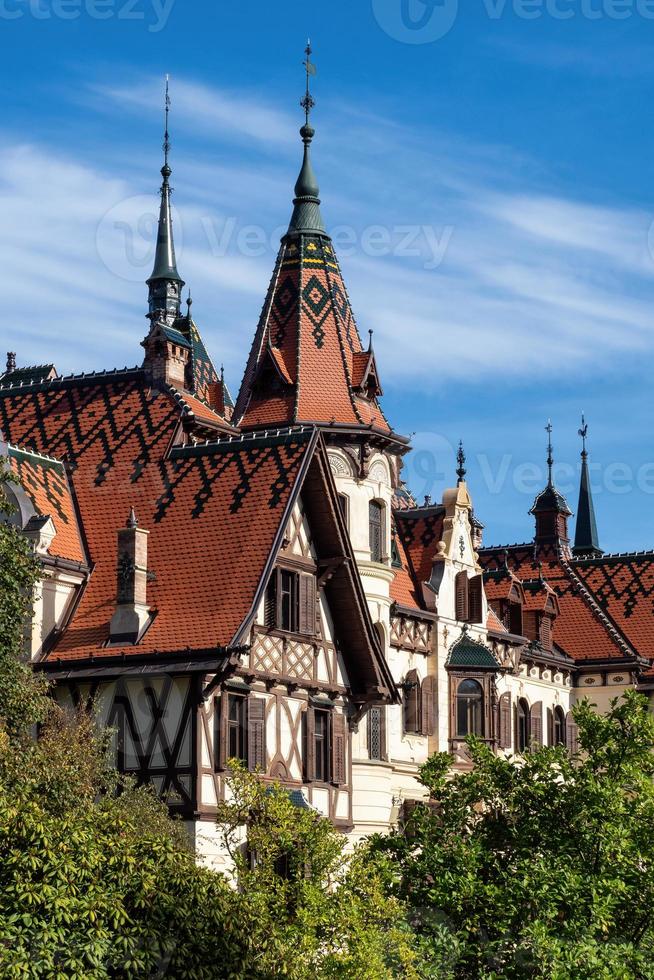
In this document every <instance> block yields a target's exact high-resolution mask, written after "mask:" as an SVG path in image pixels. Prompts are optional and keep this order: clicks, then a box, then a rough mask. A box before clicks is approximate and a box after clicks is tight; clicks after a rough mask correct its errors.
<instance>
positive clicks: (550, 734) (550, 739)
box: [547, 708, 554, 745]
mask: <svg viewBox="0 0 654 980" xmlns="http://www.w3.org/2000/svg"><path fill="white" fill-rule="evenodd" d="M547 744H548V745H554V712H553V711H552V709H551V708H548V709H547Z"/></svg>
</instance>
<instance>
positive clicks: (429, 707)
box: [420, 677, 436, 735]
mask: <svg viewBox="0 0 654 980" xmlns="http://www.w3.org/2000/svg"><path fill="white" fill-rule="evenodd" d="M420 700H421V704H420V731H421V733H422V734H423V735H433V734H434V732H435V731H436V717H435V715H436V703H435V702H436V678H435V677H425V679H424V681H423V682H422V685H421V688H420Z"/></svg>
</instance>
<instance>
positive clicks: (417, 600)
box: [391, 507, 445, 608]
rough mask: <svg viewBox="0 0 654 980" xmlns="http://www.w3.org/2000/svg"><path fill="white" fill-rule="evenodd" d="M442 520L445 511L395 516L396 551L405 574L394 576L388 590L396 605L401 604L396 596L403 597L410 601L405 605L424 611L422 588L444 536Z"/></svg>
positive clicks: (435, 509) (431, 509)
mask: <svg viewBox="0 0 654 980" xmlns="http://www.w3.org/2000/svg"><path fill="white" fill-rule="evenodd" d="M444 516H445V511H444V509H443V508H442V507H429V508H420V509H417V510H398V511H396V512H395V515H394V517H395V524H396V527H397V538H398V551H399V554H400V557H401V559H402V565H403V569H405V570H406V573H405V574H404V573H403V574H401V575H398V576H397V578H396V581H395V582H394V583H393V585H392V586H391V595H392V596H393V598H394V599H395V600H396V602H400V598H399V595H400V594H403V595H404V596H405V599H408V598H409V597H412V601H411V602H404V604H405V605H416V606H417V607H418V608H421V607H423V608H424V601H423V598H422V586H423V584H424V583H425V582H428V581H429V580H430V578H431V572H432V567H433V564H434V559H435V557H436V554H437V551H438V543H439V541H440V540H441V537H442V535H443V519H444ZM409 582H411V587H409ZM394 590H395V591H394ZM395 593H397V596H398V597H397V598H396V595H395Z"/></svg>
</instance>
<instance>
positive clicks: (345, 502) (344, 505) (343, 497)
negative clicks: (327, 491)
mask: <svg viewBox="0 0 654 980" xmlns="http://www.w3.org/2000/svg"><path fill="white" fill-rule="evenodd" d="M338 509H339V510H340V512H341V514H342V515H343V520H344V521H345V526H346V527H349V510H350V498H349V497H348V495H347V494H346V493H339V495H338Z"/></svg>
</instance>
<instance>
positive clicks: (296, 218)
mask: <svg viewBox="0 0 654 980" xmlns="http://www.w3.org/2000/svg"><path fill="white" fill-rule="evenodd" d="M314 133H315V130H314V129H313V128H312V127H311V126H309V125H308V124H307V125H304V126H303V127H302V129H301V130H300V135H301V137H302V142H303V143H304V156H303V159H302V169H301V170H300V173H299V176H298V179H297V181H296V184H295V198H294V200H293V204H294V207H293V214H292V215H291V221H290V224H289V226H288V234H289V235H293V234H299V233H301V232H313V233H314V234H315V233H316V232H318V233H320V234H323V235H324V234H325V225H324V223H323V220H322V215H321V213H320V198H319V196H318V195H319V193H320V189H319V187H318V180H317V179H316V175H315V173H314V170H313V166H312V164H311V150H310V146H311V140H312V139H313V137H314Z"/></svg>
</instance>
